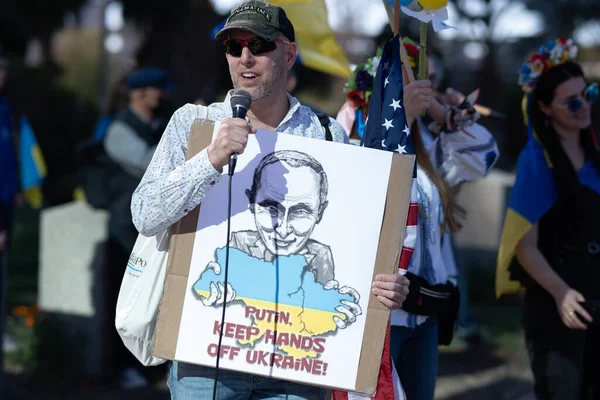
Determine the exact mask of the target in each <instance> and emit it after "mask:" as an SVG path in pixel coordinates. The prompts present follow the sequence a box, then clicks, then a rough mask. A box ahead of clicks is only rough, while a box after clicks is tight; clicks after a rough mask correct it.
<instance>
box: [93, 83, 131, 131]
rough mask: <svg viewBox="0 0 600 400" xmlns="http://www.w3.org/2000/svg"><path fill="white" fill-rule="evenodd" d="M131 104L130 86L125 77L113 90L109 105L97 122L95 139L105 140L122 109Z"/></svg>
mask: <svg viewBox="0 0 600 400" xmlns="http://www.w3.org/2000/svg"><path fill="white" fill-rule="evenodd" d="M128 104H129V88H128V87H127V82H126V80H125V79H121V80H120V81H119V82H117V84H116V85H115V87H114V88H113V90H112V93H111V96H110V100H109V103H108V107H107V109H106V112H105V113H104V115H103V116H102V117H101V118H100V120H98V122H97V123H96V127H95V128H94V134H93V139H94V141H96V142H101V141H103V140H104V136H105V135H106V131H107V130H108V127H109V126H110V124H111V123H112V122H113V120H114V119H115V116H116V115H118V114H119V113H120V112H121V111H123V110H124V109H125V107H127V105H128Z"/></svg>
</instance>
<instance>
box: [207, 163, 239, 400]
mask: <svg viewBox="0 0 600 400" xmlns="http://www.w3.org/2000/svg"><path fill="white" fill-rule="evenodd" d="M236 164H237V154H235V153H234V154H232V155H231V157H230V158H229V171H228V172H227V175H229V188H228V189H227V240H226V241H225V243H226V245H225V276H224V277H223V312H222V314H221V326H220V327H219V342H218V344H217V362H216V365H215V383H214V385H213V395H212V398H213V400H216V399H217V384H218V383H219V360H220V359H221V342H222V340H223V327H224V326H225V310H226V307H227V286H228V284H229V282H228V280H229V242H230V233H231V183H232V182H233V173H234V171H235V166H236Z"/></svg>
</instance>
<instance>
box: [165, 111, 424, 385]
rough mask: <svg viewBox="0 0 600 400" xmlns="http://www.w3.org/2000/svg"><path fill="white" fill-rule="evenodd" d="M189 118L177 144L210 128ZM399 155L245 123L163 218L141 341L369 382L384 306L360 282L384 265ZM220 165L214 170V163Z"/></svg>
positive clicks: (326, 378)
mask: <svg viewBox="0 0 600 400" xmlns="http://www.w3.org/2000/svg"><path fill="white" fill-rule="evenodd" d="M213 126H214V123H213V122H210V121H197V122H196V123H195V124H194V126H193V128H192V132H191V134H190V144H189V148H188V158H189V157H191V156H192V155H194V154H196V153H197V152H198V151H200V150H201V149H202V148H204V147H206V146H207V145H208V144H209V143H210V140H211V139H212V133H213ZM413 165H414V157H413V156H400V155H397V154H394V153H391V152H384V151H378V150H372V149H365V148H361V147H357V146H350V145H346V144H341V143H332V142H325V141H322V140H315V139H309V138H303V137H297V136H292V135H283V134H281V135H280V134H276V133H274V132H269V131H259V132H258V133H257V134H256V135H252V136H251V137H250V139H249V142H248V145H247V147H246V149H245V151H244V153H243V154H242V155H240V156H239V158H238V164H237V168H236V172H235V175H234V176H233V182H232V204H231V206H232V214H231V234H230V242H229V246H230V249H229V267H228V290H227V292H228V293H227V299H225V298H224V296H223V292H224V284H223V279H224V269H225V260H226V243H227V206H228V202H227V200H228V185H229V182H228V177H224V178H223V179H222V181H221V182H219V183H218V184H216V185H215V186H214V187H213V189H211V191H210V192H209V193H208V195H207V196H206V198H205V199H204V201H203V203H202V204H201V205H200V206H199V207H198V208H197V209H195V210H193V211H192V212H190V213H189V214H188V215H187V216H186V217H184V218H183V219H182V220H181V221H180V222H179V223H178V224H176V225H175V226H174V227H173V237H172V239H171V247H170V254H169V262H168V266H167V277H166V281H165V289H164V293H163V300H162V304H161V309H160V312H159V318H158V323H157V330H156V341H155V347H154V355H155V356H157V357H162V358H167V359H173V360H178V361H182V362H187V363H192V364H200V365H206V366H214V365H215V360H216V357H217V343H218V339H219V331H220V328H221V315H222V309H223V308H222V307H223V303H225V306H226V317H225V324H224V326H223V343H222V347H221V354H220V356H221V360H220V367H221V368H224V369H229V370H236V371H242V372H248V373H252V374H255V375H264V376H272V377H275V378H279V379H285V380H291V381H296V382H301V383H305V384H308V385H317V386H325V387H330V388H335V389H343V390H348V391H357V392H362V393H372V392H373V391H374V390H375V387H376V383H377V375H378V371H379V364H380V360H381V354H382V349H383V342H384V338H385V330H386V328H387V323H388V318H389V310H387V308H385V307H384V306H383V305H382V304H380V303H379V301H378V300H377V299H376V298H375V296H373V295H371V282H372V280H373V278H374V276H375V275H377V274H379V273H394V272H395V271H396V268H397V265H398V259H399V255H400V248H401V243H402V235H403V232H404V225H405V221H406V213H407V208H408V207H407V205H408V196H409V188H410V182H411V178H412V168H413ZM225 173H226V170H225V171H224V174H225Z"/></svg>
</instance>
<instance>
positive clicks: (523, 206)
mask: <svg viewBox="0 0 600 400" xmlns="http://www.w3.org/2000/svg"><path fill="white" fill-rule="evenodd" d="M528 96H530V95H526V96H525V97H524V98H523V104H522V109H523V115H524V116H525V123H526V124H527V125H528V137H529V140H528V142H527V145H526V146H525V148H524V149H523V151H522V152H521V155H520V156H519V160H518V162H517V177H516V181H515V186H514V187H513V190H512V193H511V196H510V200H509V203H508V211H507V213H506V219H505V221H504V229H503V231H502V237H501V239H500V248H499V250H498V262H497V266H496V296H497V297H500V296H502V295H503V294H512V293H516V292H517V291H519V290H520V289H521V285H520V283H519V282H517V281H513V280H511V279H510V273H509V271H508V267H509V265H510V263H511V261H512V259H513V257H514V256H515V249H516V246H517V244H518V243H519V241H520V240H521V238H523V236H525V234H526V233H527V232H529V230H530V229H531V228H532V227H533V225H535V224H536V223H537V222H538V221H539V220H540V219H541V218H542V217H543V216H544V215H545V214H546V213H547V212H548V211H549V210H550V208H552V206H553V205H554V203H555V202H556V200H557V199H558V195H557V191H556V184H555V181H554V176H553V173H552V167H553V166H552V162H551V161H550V158H549V156H548V153H547V152H546V151H545V150H544V148H543V147H542V145H541V144H540V142H539V140H538V138H537V135H536V133H535V132H534V131H533V128H532V127H531V125H530V124H528V121H527V112H526V111H527V105H528ZM578 175H579V179H580V181H581V183H582V184H584V185H587V186H589V187H590V188H592V189H594V190H595V191H596V192H598V193H600V179H599V176H598V171H597V170H596V169H595V168H594V166H593V164H592V163H591V162H587V163H586V164H585V165H584V166H583V168H582V169H581V171H579V173H578Z"/></svg>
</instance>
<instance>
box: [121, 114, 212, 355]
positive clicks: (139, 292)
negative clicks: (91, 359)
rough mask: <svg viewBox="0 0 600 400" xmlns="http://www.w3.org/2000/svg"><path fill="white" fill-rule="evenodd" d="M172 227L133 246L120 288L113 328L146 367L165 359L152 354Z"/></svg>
mask: <svg viewBox="0 0 600 400" xmlns="http://www.w3.org/2000/svg"><path fill="white" fill-rule="evenodd" d="M196 110H197V113H198V114H197V115H196V118H200V119H206V107H196ZM170 239H171V228H169V229H166V230H165V231H163V232H160V233H158V234H156V235H155V236H151V237H147V236H144V235H142V234H139V235H138V238H137V240H136V242H135V245H134V246H133V251H132V252H131V255H130V257H129V261H128V263H127V267H126V268H125V274H124V276H123V281H122V283H121V289H120V290H119V297H118V300H117V309H116V316H115V327H116V329H117V332H118V333H119V336H120V337H121V339H122V340H123V343H124V344H125V347H127V349H128V350H129V351H130V352H131V353H132V354H133V355H134V356H135V357H136V358H137V359H138V360H139V361H140V362H141V363H142V364H143V365H145V366H153V365H159V364H162V363H164V362H165V361H166V360H165V359H162V358H158V357H154V356H153V355H152V348H153V346H154V336H155V335H154V331H155V328H156V318H157V317H158V310H159V307H160V301H161V298H162V294H163V288H164V284H165V276H166V271H167V261H168V258H169V242H170Z"/></svg>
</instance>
